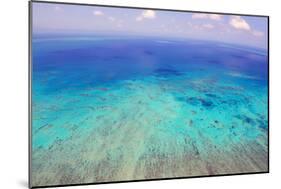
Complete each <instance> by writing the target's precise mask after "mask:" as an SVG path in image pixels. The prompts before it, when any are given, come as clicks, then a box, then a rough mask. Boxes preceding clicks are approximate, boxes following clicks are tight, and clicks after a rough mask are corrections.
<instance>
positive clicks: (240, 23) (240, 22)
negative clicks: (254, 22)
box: [229, 16, 251, 31]
mask: <svg viewBox="0 0 281 189" xmlns="http://www.w3.org/2000/svg"><path fill="white" fill-rule="evenodd" d="M229 24H230V25H231V26H232V27H234V28H235V29H238V30H246V31H250V30H251V27H250V25H249V24H248V23H247V22H246V20H244V19H243V18H241V16H233V17H232V18H231V19H230V21H229Z"/></svg>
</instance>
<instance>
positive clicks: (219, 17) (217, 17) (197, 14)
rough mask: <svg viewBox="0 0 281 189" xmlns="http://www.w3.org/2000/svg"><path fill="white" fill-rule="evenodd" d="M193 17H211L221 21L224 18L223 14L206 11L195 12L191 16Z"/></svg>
mask: <svg viewBox="0 0 281 189" xmlns="http://www.w3.org/2000/svg"><path fill="white" fill-rule="evenodd" d="M191 18H192V19H211V20H216V21H220V20H222V18H223V16H222V15H219V14H205V13H194V14H192V16H191Z"/></svg>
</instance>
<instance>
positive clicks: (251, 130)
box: [32, 36, 268, 185]
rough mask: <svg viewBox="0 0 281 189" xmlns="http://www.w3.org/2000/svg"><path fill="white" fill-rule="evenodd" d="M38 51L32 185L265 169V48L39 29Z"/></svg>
mask: <svg viewBox="0 0 281 189" xmlns="http://www.w3.org/2000/svg"><path fill="white" fill-rule="evenodd" d="M32 54H33V56H32V85H33V86H32V98H33V101H32V109H33V119H32V136H33V141H32V150H33V154H34V155H33V169H34V170H33V171H32V173H34V175H33V177H34V180H35V181H36V185H46V184H48V179H50V178H52V179H55V180H57V183H58V184H61V183H66V184H71V183H69V179H70V180H71V179H72V178H77V177H79V182H81V183H85V182H86V183H87V182H107V181H114V180H116V181H117V180H118V181H119V180H138V179H147V178H149V179H152V178H168V177H187V176H202V175H215V174H233V173H243V172H244V173H246V172H262V171H266V170H267V169H268V167H267V160H268V157H267V152H268V147H267V146H268V144H267V142H268V140H267V137H268V133H267V129H268V114H267V113H268V112H267V109H268V57H267V51H266V50H263V49H257V48H252V47H245V46H239V45H233V44H225V43H220V42H212V41H201V40H187V39H167V38H165V39H162V38H154V37H120V36H97V37H92V36H91V37H87V36H86V37H85V36H76V37H73V36H64V37H63V36H36V37H34V38H33V42H32ZM42 162H43V163H42ZM61 162H67V163H64V167H63V168H62V167H60V168H59V169H58V166H59V165H61V164H60V163H61ZM77 165H79V166H77ZM77 167H79V168H77ZM62 170H63V173H64V177H63V178H60V176H58V175H62V174H59V172H60V171H62ZM109 173H110V174H109ZM55 175H56V176H55ZM66 178H68V179H66ZM53 181H54V180H52V183H53ZM75 182H77V180H75Z"/></svg>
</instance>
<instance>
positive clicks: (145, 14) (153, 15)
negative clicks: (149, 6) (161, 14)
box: [136, 10, 156, 21]
mask: <svg viewBox="0 0 281 189" xmlns="http://www.w3.org/2000/svg"><path fill="white" fill-rule="evenodd" d="M154 18H156V12H155V11H153V10H145V11H143V12H142V14H141V15H140V16H138V17H137V18H136V21H142V20H143V19H154Z"/></svg>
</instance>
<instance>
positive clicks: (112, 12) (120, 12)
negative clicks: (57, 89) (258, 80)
mask: <svg viewBox="0 0 281 189" xmlns="http://www.w3.org/2000/svg"><path fill="white" fill-rule="evenodd" d="M32 9H33V16H32V19H33V29H32V30H33V33H35V34H39V33H42V34H43V33H44V34H48V33H52V34H85V35H89V34H90V35H94V34H106V35H123V36H124V35H125V36H134V35H136V36H158V37H171V38H183V39H200V40H214V41H220V42H225V43H233V44H239V45H247V46H252V47H258V48H262V49H267V43H268V41H267V40H268V39H267V36H268V31H267V18H266V17H254V16H236V15H223V14H209V13H208V14H207V13H194V12H176V11H162V10H161V11H160V10H150V9H131V8H130V9H128V8H115V7H101V6H83V5H69V4H54V3H39V2H33V8H32Z"/></svg>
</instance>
